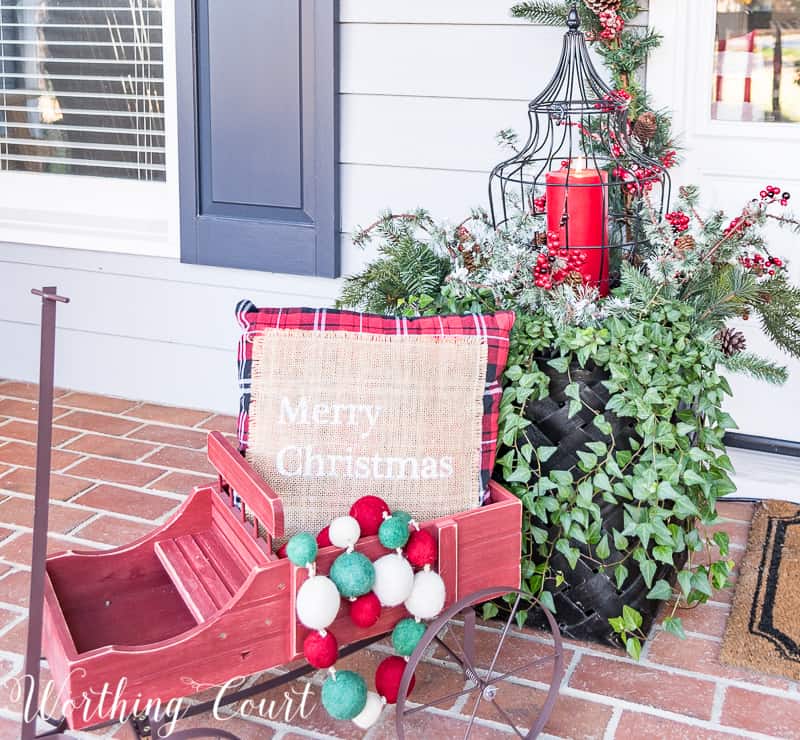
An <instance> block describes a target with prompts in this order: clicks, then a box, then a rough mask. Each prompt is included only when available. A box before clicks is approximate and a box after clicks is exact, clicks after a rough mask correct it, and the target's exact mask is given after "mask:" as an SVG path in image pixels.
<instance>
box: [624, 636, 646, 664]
mask: <svg viewBox="0 0 800 740" xmlns="http://www.w3.org/2000/svg"><path fill="white" fill-rule="evenodd" d="M625 650H627V652H628V655H630V656H631V658H633V659H634V660H639V658H640V657H641V655H642V643H641V642H640V640H639V638H638V637H629V638H628V639H627V640H625Z"/></svg>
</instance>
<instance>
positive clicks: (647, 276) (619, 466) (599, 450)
mask: <svg viewBox="0 0 800 740" xmlns="http://www.w3.org/2000/svg"><path fill="white" fill-rule="evenodd" d="M770 190H771V192H770V193H769V194H767V193H766V192H765V193H764V196H765V197H762V198H756V199H754V200H752V201H750V202H748V203H747V205H746V206H745V207H744V208H743V210H742V211H741V213H740V214H739V215H738V216H737V217H735V218H734V219H732V220H731V221H728V219H726V217H725V216H724V214H722V213H719V212H712V213H710V214H708V215H707V216H701V214H700V207H699V194H698V192H697V190H696V189H695V188H684V189H682V190H681V196H680V199H679V202H678V204H677V209H676V210H675V211H673V212H672V213H669V214H667V216H666V218H665V219H664V220H660V219H658V218H657V216H656V215H655V213H652V212H649V211H648V213H649V215H650V221H649V224H648V232H649V238H650V247H649V249H648V250H647V252H646V253H645V254H643V255H641V256H640V258H638V259H637V260H636V262H637V264H631V263H629V262H625V263H623V266H622V271H621V275H620V281H619V285H618V287H616V288H615V289H614V290H613V291H612V292H611V295H610V296H608V297H606V298H601V297H600V296H599V295H598V293H597V292H596V290H594V289H592V288H590V287H587V286H584V285H582V284H577V283H576V282H574V281H573V282H570V281H566V282H564V283H563V284H560V285H557V286H555V287H553V288H552V289H549V290H547V289H543V288H540V287H536V285H535V274H534V266H535V264H536V259H537V256H538V253H539V251H540V250H541V249H543V248H544V247H540V246H537V245H536V243H535V242H536V239H535V236H536V230H537V226H538V222H537V221H536V218H535V217H532V216H530V215H527V214H522V213H520V214H518V216H517V217H516V219H515V221H514V223H513V227H512V228H510V229H507V230H502V231H496V230H494V229H493V228H492V225H491V222H490V220H489V219H488V217H487V216H486V214H485V213H482V212H480V211H476V212H475V213H473V214H472V216H471V217H470V218H469V219H467V220H466V221H464V222H462V223H460V224H457V225H447V224H437V223H435V222H434V221H433V219H432V218H431V217H430V216H429V215H428V214H427V213H425V212H422V211H418V212H414V213H409V214H401V215H393V214H391V213H386V214H384V215H383V216H382V217H381V218H380V219H379V220H378V221H377V222H376V223H375V224H373V225H372V226H370V227H368V228H367V229H366V230H364V231H363V232H361V233H360V234H359V235H358V237H357V238H358V241H359V242H361V243H368V242H370V241H371V240H377V248H378V252H379V257H378V258H377V259H376V260H375V261H374V262H372V263H371V264H370V265H368V266H367V268H366V269H365V270H364V271H363V272H362V273H361V274H359V275H356V276H354V277H351V278H349V279H348V280H346V282H345V286H344V290H343V293H342V298H341V300H340V301H339V305H340V306H342V307H352V308H358V309H362V310H363V309H365V310H370V311H378V312H382V313H390V314H410V315H418V314H421V313H437V312H467V311H477V310H483V311H492V310H498V309H503V308H512V309H514V310H516V311H517V323H516V326H515V329H514V332H513V335H512V343H511V351H510V357H509V367H508V370H507V372H506V374H505V388H504V394H503V400H502V404H501V413H500V430H499V434H500V440H501V444H500V447H499V451H498V461H497V469H496V473H495V475H496V477H497V478H498V479H499V480H501V481H502V482H503V483H504V485H506V486H507V487H508V488H509V489H510V490H511V491H513V492H514V493H515V494H516V495H517V496H519V498H520V499H521V500H522V502H523V504H524V511H525V515H524V549H523V552H522V571H523V576H524V578H523V588H524V589H525V590H526V591H527V592H528V593H529V594H530V597H531V599H534V598H535V599H538V600H539V601H540V602H541V603H542V604H543V605H545V606H546V607H548V608H550V609H555V604H554V601H553V592H554V591H555V590H557V589H558V588H559V586H560V585H561V583H562V582H563V578H564V572H563V570H561V569H559V568H557V567H554V566H553V565H552V562H551V561H552V560H553V558H554V556H555V555H559V556H561V557H562V558H563V559H565V560H566V562H567V563H568V564H569V566H570V567H572V568H574V567H575V566H576V565H577V563H578V561H579V560H580V559H584V561H586V562H588V563H589V564H591V566H592V567H593V568H596V569H598V570H600V571H601V572H607V573H609V574H610V575H611V576H612V577H613V578H614V579H615V580H616V582H617V584H618V585H619V586H620V587H621V586H623V585H624V584H625V583H626V582H628V580H629V579H631V578H633V577H635V576H636V575H638V574H641V576H642V577H643V578H644V580H645V582H646V584H647V587H648V589H649V593H648V594H647V597H648V598H649V599H651V600H655V601H671V602H673V606H672V612H671V614H670V616H669V617H668V618H667V620H666V621H665V622H664V626H665V628H666V629H667V630H669V631H671V632H673V633H675V634H677V635H682V634H683V626H682V624H681V620H680V617H679V616H678V612H677V608H678V605H679V604H680V605H684V606H685V605H687V604H689V605H691V604H694V603H697V602H703V601H706V600H707V599H708V598H709V597H710V596H711V595H712V594H713V591H714V590H715V589H720V588H724V587H725V586H726V585H728V577H729V575H730V571H731V568H732V567H733V563H732V561H731V560H729V558H728V540H727V537H726V535H725V534H724V533H720V532H717V533H715V534H714V535H713V536H709V535H707V534H706V532H707V528H708V527H711V526H712V525H713V524H715V523H716V522H717V521H718V519H717V514H716V502H717V500H718V499H719V497H720V496H723V495H725V494H727V493H730V492H732V491H733V490H735V488H734V485H733V483H732V482H731V480H730V478H729V473H730V472H731V471H732V466H731V462H730V460H729V459H728V457H727V455H726V454H725V446H724V443H723V436H724V434H725V432H726V430H728V429H733V428H735V424H734V421H733V420H732V419H731V417H730V416H729V415H728V414H727V413H726V412H725V411H724V410H723V404H724V400H725V398H726V396H728V395H730V393H731V390H730V386H729V385H728V382H727V381H726V380H725V378H724V377H723V375H722V374H721V373H722V372H723V371H724V370H726V369H727V370H729V371H734V372H745V373H749V374H751V375H753V376H755V377H758V378H761V379H764V380H767V381H770V382H773V383H780V382H783V381H784V380H785V378H786V370H785V368H783V367H780V366H778V365H776V364H774V363H772V362H770V361H769V360H766V359H764V358H761V357H759V356H757V355H754V354H751V353H748V352H746V351H744V337H743V336H740V332H738V330H735V329H731V328H730V327H728V326H727V322H729V321H730V320H731V319H733V318H735V317H745V316H749V315H751V314H752V315H756V316H758V317H759V318H760V320H761V324H762V326H763V327H764V329H765V330H766V331H767V333H768V335H769V336H770V337H772V339H773V341H774V342H775V344H776V345H777V346H779V347H781V348H782V349H783V350H784V351H786V352H787V353H788V354H790V355H792V356H795V357H800V332H798V329H800V290H799V289H798V288H797V287H796V286H793V285H792V284H791V283H790V282H789V280H788V278H787V274H786V267H785V264H784V263H783V261H782V260H781V259H780V258H777V257H774V256H772V255H771V254H770V253H769V252H768V250H767V246H766V242H765V238H764V233H763V227H764V226H765V224H766V223H767V222H769V221H775V222H776V223H781V224H782V225H785V226H789V227H790V228H793V229H797V228H798V222H797V220H796V219H794V218H793V217H792V216H791V215H790V214H786V213H783V214H780V215H779V214H777V213H775V208H776V207H780V203H779V201H780V200H782V197H781V196H777V195H776V194H775V193H773V192H772V188H771V189H770ZM548 367H549V368H553V369H555V370H556V371H557V372H559V373H569V372H570V371H571V369H572V368H585V367H593V368H600V369H602V370H603V371H605V372H606V373H607V380H606V381H605V386H606V388H607V389H608V391H609V392H610V400H609V401H608V403H607V404H606V405H605V407H604V408H594V407H592V405H591V403H590V402H589V401H587V399H586V398H584V397H583V396H582V395H581V391H580V387H579V386H578V384H574V383H570V384H569V385H568V386H567V390H566V394H567V396H568V397H569V399H570V404H569V414H570V416H573V415H575V414H579V413H585V412H586V411H588V412H589V413H590V414H591V415H592V417H593V424H594V426H595V427H596V428H597V430H598V431H599V432H600V433H601V434H602V435H604V436H605V438H606V439H607V441H596V442H590V443H588V444H586V446H585V448H584V449H581V450H580V451H579V452H578V457H579V463H578V464H577V465H576V466H574V467H572V468H570V469H556V470H551V469H549V466H548V465H547V462H548V460H549V459H550V457H551V456H552V455H553V454H554V452H555V448H553V447H547V446H544V447H542V446H538V447H537V446H536V445H535V444H533V443H532V441H531V436H530V434H529V432H530V428H531V424H532V422H531V420H530V419H529V418H528V416H527V415H526V408H527V406H528V404H529V403H530V402H534V401H537V400H541V399H544V398H547V397H548V394H549V392H550V388H549V384H550V380H549V377H548V375H547V374H546V372H545V370H546V369H547V368H548ZM615 417H616V418H624V419H627V420H630V421H631V423H632V425H633V428H634V433H633V434H632V435H628V436H627V437H626V438H624V439H615V438H614V435H613V432H612V424H611V423H610V422H611V421H612V420H613V418H615ZM606 504H612V505H614V506H617V507H621V508H622V509H623V510H624V514H623V517H622V525H621V526H620V527H610V526H609V524H608V522H606V521H605V520H604V518H603V514H602V510H603V509H602V507H603V506H604V505H606ZM665 566H667V568H666V569H665ZM657 574H658V575H657ZM669 574H673V575H675V574H676V577H677V584H678V585H677V590H674V589H673V587H672V585H671V583H670V579H669ZM498 609H502V604H501V605H499V606H498V605H496V604H490V605H487V606H486V609H485V616H486V617H491V616H493V614H495V613H496V610H498ZM623 612H624V613H622V614H620V615H618V616H617V617H615V618H613V619H612V620H611V625H612V627H613V628H614V630H616V632H617V633H618V634H619V637H620V640H621V642H622V643H623V644H624V645H625V646H626V648H627V650H628V652H629V653H630V654H631V655H633V656H638V654H639V652H640V650H641V646H642V640H643V639H644V637H645V635H644V634H643V632H642V630H641V625H642V617H641V614H640V613H639V612H637V611H636V610H635V609H632V608H629V607H625V609H624V610H623ZM527 616H528V615H527V614H526V613H525V612H524V611H523V612H522V613H521V614H520V615H519V617H518V618H519V619H520V621H524V620H525V619H526V618H527Z"/></svg>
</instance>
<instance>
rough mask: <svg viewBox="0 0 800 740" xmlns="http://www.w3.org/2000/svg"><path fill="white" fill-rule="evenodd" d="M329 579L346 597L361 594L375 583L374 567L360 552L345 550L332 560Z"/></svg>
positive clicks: (370, 588) (369, 589)
mask: <svg viewBox="0 0 800 740" xmlns="http://www.w3.org/2000/svg"><path fill="white" fill-rule="evenodd" d="M330 579H331V580H332V581H333V582H334V583H335V584H336V588H338V589H339V593H340V594H341V595H342V596H344V597H345V598H346V599H351V598H355V597H356V596H363V595H364V594H366V593H369V592H370V591H371V590H372V584H373V583H375V568H374V567H373V565H372V563H371V562H370V561H369V558H367V557H366V556H364V555H362V554H361V553H360V552H345V553H342V554H341V555H339V557H338V558H336V560H334V561H333V565H332V566H331V572H330Z"/></svg>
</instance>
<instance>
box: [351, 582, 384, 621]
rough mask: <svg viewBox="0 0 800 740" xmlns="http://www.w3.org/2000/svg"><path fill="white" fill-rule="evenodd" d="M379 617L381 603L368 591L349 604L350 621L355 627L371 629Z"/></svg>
mask: <svg viewBox="0 0 800 740" xmlns="http://www.w3.org/2000/svg"><path fill="white" fill-rule="evenodd" d="M380 616H381V602H380V601H379V600H378V597H377V596H375V594H374V593H373V592H372V591H370V592H369V593H368V594H364V595H363V596H359V597H358V598H357V599H356V600H355V601H352V602H351V603H350V619H351V620H352V622H353V624H355V625H356V626H357V627H362V628H364V629H367V628H369V627H372V625H373V624H375V622H377V621H378V619H380Z"/></svg>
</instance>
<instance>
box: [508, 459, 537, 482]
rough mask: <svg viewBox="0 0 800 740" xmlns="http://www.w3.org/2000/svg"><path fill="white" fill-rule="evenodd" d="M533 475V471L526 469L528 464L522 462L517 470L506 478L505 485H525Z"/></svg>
mask: <svg viewBox="0 0 800 740" xmlns="http://www.w3.org/2000/svg"><path fill="white" fill-rule="evenodd" d="M532 475H533V471H532V470H531V469H530V467H528V464H527V463H525V462H522V463H520V464H519V466H518V467H517V468H515V469H514V470H512V471H511V474H510V475H507V476H506V482H507V483H527V482H528V481H529V480H530V479H531V476H532Z"/></svg>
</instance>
